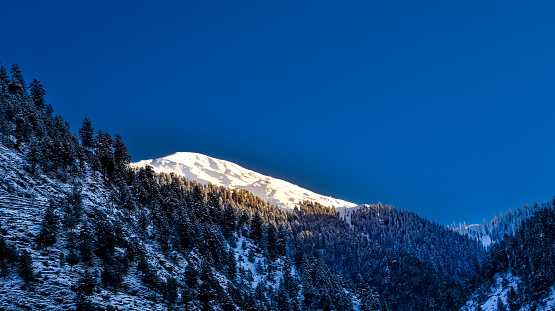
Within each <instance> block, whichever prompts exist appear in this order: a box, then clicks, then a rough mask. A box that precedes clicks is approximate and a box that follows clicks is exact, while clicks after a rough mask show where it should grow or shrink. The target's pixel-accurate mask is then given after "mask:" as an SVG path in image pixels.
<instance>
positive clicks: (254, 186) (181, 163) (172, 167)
mask: <svg viewBox="0 0 555 311" xmlns="http://www.w3.org/2000/svg"><path fill="white" fill-rule="evenodd" d="M132 165H133V166H135V167H144V166H147V165H150V166H152V167H153V168H154V170H155V171H156V172H164V173H175V174H178V175H181V176H185V177H186V178H188V179H192V180H196V181H198V182H201V183H203V184H208V183H212V184H214V185H218V186H224V187H226V188H239V189H244V190H248V191H249V192H251V193H252V194H254V195H255V196H257V197H259V198H261V199H263V200H265V201H269V202H270V203H271V204H274V205H276V206H278V207H281V208H283V209H288V210H291V209H293V208H294V207H295V204H298V203H299V201H303V200H309V201H313V202H318V203H320V204H322V205H324V206H335V207H355V206H357V204H355V203H351V202H347V201H344V200H340V199H334V198H332V197H329V196H324V195H321V194H317V193H314V192H312V191H310V190H307V189H303V188H301V187H299V186H297V185H294V184H292V183H290V182H287V181H284V180H281V179H277V178H273V177H270V176H265V175H262V174H260V173H257V172H254V171H251V170H249V169H246V168H244V167H241V166H239V165H237V164H235V163H232V162H229V161H224V160H219V159H215V158H211V157H209V156H205V155H202V154H198V153H193V152H178V153H175V154H172V155H169V156H166V157H163V158H159V159H153V160H143V161H139V162H137V163H133V164H132Z"/></svg>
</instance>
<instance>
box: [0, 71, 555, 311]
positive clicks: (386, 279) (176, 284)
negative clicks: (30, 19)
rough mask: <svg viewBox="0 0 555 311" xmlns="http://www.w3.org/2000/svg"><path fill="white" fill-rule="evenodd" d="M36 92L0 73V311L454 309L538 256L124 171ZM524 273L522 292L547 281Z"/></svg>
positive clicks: (88, 124)
mask: <svg viewBox="0 0 555 311" xmlns="http://www.w3.org/2000/svg"><path fill="white" fill-rule="evenodd" d="M45 94H46V91H45V89H44V87H43V86H42V84H41V82H39V81H38V80H33V81H32V82H31V83H29V84H27V82H26V81H25V80H24V78H23V74H22V72H21V70H20V68H19V67H18V66H17V65H14V66H13V67H12V68H11V70H10V74H8V72H7V71H6V70H5V69H4V67H0V143H1V144H0V173H1V175H2V176H5V178H3V179H2V181H0V226H1V230H0V233H1V235H0V264H1V265H0V272H1V276H0V288H1V289H2V295H0V308H26V307H28V308H42V309H51V310H58V309H77V310H114V309H119V310H129V309H135V310H141V309H157V308H158V309H173V308H175V309H184V310H456V309H458V308H460V307H461V306H462V305H463V304H464V303H466V301H467V300H468V298H469V295H470V293H471V291H472V290H473V289H475V288H476V286H479V284H482V280H483V279H484V278H486V277H484V275H485V276H490V275H491V273H493V271H497V270H499V269H501V268H502V267H508V266H511V267H513V266H517V265H519V264H520V262H518V261H516V260H517V258H532V257H531V256H535V255H534V254H530V253H526V252H529V251H530V250H524V252H525V253H526V256H527V257H519V256H521V255H522V254H521V253H519V252H518V251H517V250H516V246H515V249H514V250H512V251H511V253H510V255H508V256H507V261H506V262H505V261H503V260H504V259H502V258H498V257H495V256H501V255H499V254H501V253H504V252H501V251H500V247H501V249H507V247H508V246H506V245H509V244H506V243H511V239H506V240H504V242H502V243H501V244H499V245H500V246H496V247H494V248H493V249H492V250H491V251H489V252H488V253H487V254H486V251H485V249H484V248H483V247H482V245H481V244H480V243H479V242H478V241H477V240H474V239H470V238H468V237H466V236H462V235H459V234H457V233H455V232H453V231H452V230H450V229H447V228H445V227H444V226H440V225H438V224H436V223H433V222H430V221H428V220H426V219H424V218H421V217H419V216H418V215H416V214H414V213H411V212H408V211H405V210H397V209H395V208H393V207H391V206H382V205H381V204H379V205H372V206H368V207H366V208H364V209H360V210H358V211H353V212H352V214H351V215H350V217H351V218H350V219H351V222H350V223H347V222H346V221H345V219H343V218H342V217H340V214H339V213H338V212H337V211H336V210H335V209H334V208H332V207H326V206H322V205H320V204H318V203H314V202H310V201H303V202H299V204H298V205H297V206H296V207H295V209H294V210H293V211H285V210H282V209H280V208H277V207H276V206H274V205H271V204H269V203H268V202H264V201H263V200H262V199H260V198H258V197H256V196H254V195H252V194H251V193H249V192H247V191H245V190H240V189H233V190H230V189H226V188H223V187H217V186H214V185H211V184H208V185H203V184H201V183H198V182H196V181H194V180H188V179H186V178H184V177H181V176H177V175H175V174H158V173H155V172H154V171H153V169H152V168H151V167H148V166H146V167H144V168H140V169H134V168H131V167H130V166H129V163H130V161H131V158H130V156H129V154H128V151H127V147H126V146H125V144H124V141H123V139H122V137H121V136H120V135H117V134H116V135H111V134H109V133H106V132H104V131H102V130H101V129H98V130H95V129H94V126H93V122H92V121H90V120H88V119H85V120H84V121H83V124H82V126H81V127H80V128H79V129H78V130H77V131H76V133H74V132H72V131H71V130H70V126H69V124H68V123H67V122H65V121H64V120H63V118H62V117H61V116H56V115H54V110H53V108H52V106H51V105H50V104H49V103H46V102H45V97H44V96H45ZM546 217H547V216H546ZM546 219H547V218H546ZM548 224H549V221H548V220H546V221H545V226H544V227H542V228H548ZM542 230H543V229H538V234H540V233H541V232H544V231H545V230H544V231H542ZM545 232H547V231H545ZM545 232H544V233H545ZM534 234H535V233H534ZM542 237H543V236H542ZM540 240H541V239H540ZM545 241H546V242H548V240H545ZM503 243H505V244H503ZM510 245H512V244H510ZM515 245H516V244H515ZM545 245H550V244H545ZM545 245H544V246H545ZM545 247H546V246H545ZM546 254H547V255H545V256H547V257H545V256H543V257H541V258H542V259H541V260H540V262H538V263H537V264H536V263H534V265H533V267H534V268H533V271H532V272H531V273H532V274H531V275H532V276H534V271H536V270H537V269H540V270H537V271H544V270H542V269H543V268H542V267H544V266H546V267H547V265H548V263H550V262H551V261H549V260H551V259H549V258H550V257H549V256H548V254H549V252H548V253H546ZM534 258H535V257H534ZM545 258H547V259H545ZM493 263H495V264H496V266H495V267H490V266H491V265H492V264H493ZM542 265H543V266H542ZM519 267H521V266H519ZM496 269H497V270H496ZM522 269H524V270H522V273H527V272H530V271H528V270H525V268H522ZM518 271H520V270H515V273H520V272H518ZM545 271H548V270H545ZM476 273H478V274H476ZM536 274H537V273H536ZM533 279H534V280H536V279H538V280H539V281H534V282H533V283H534V284H537V285H534V286H536V287H537V288H536V287H531V289H529V291H528V292H524V293H531V292H535V291H536V289H542V291H543V290H545V288H546V286H548V285H549V284H553V282H552V281H553V280H552V278H550V276H549V275H544V274H543V272H542V274H541V276H534V277H533ZM538 293H540V294H538V295H541V292H538ZM59 297H61V298H59ZM534 297H535V296H534ZM538 297H539V296H538Z"/></svg>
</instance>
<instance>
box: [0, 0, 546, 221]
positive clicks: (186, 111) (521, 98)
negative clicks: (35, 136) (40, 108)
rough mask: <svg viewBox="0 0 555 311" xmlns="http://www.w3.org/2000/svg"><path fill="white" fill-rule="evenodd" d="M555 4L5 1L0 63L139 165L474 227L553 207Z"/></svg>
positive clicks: (75, 126)
mask: <svg viewBox="0 0 555 311" xmlns="http://www.w3.org/2000/svg"><path fill="white" fill-rule="evenodd" d="M112 2H114V3H112ZM115 3H117V4H115ZM554 5H555V4H553V2H547V1H546V2H545V3H540V2H535V3H534V4H531V3H526V4H524V2H522V1H434V2H431V1H404V2H400V1H361V2H351V1H348V3H344V2H343V3H340V2H337V1H334V2H325V1H288V2H286V1H221V2H214V1H176V2H156V3H155V2H153V1H149V2H142V1H130V2H127V3H124V2H123V1H106V2H103V1H94V2H92V1H91V2H89V3H88V4H85V2H84V1H9V2H7V1H4V3H2V4H1V5H0V11H1V12H2V14H1V15H2V17H1V18H0V36H1V41H0V42H1V43H0V61H2V63H3V65H4V66H6V67H8V69H9V67H10V66H11V65H12V64H13V63H18V64H19V65H20V66H21V68H22V69H23V72H24V75H25V77H26V79H27V81H28V82H30V81H31V79H32V78H37V79H39V80H41V81H42V82H43V84H44V85H45V86H46V88H47V92H48V96H47V100H48V101H49V102H50V103H51V104H52V105H53V106H54V109H55V110H56V112H57V113H59V114H61V115H62V116H64V118H65V119H66V120H68V121H69V122H70V124H71V125H72V128H73V130H74V131H76V130H77V129H78V128H79V127H80V125H81V121H82V120H83V118H85V117H88V118H90V119H91V120H92V121H93V125H94V126H95V128H96V129H98V128H101V129H102V130H105V131H108V132H110V133H112V134H115V133H120V134H121V135H122V136H123V138H124V140H125V141H126V143H127V145H128V147H129V150H130V153H131V155H132V157H133V159H134V160H141V159H148V158H154V157H161V156H165V155H168V154H170V153H173V152H177V151H193V152H199V153H203V154H207V155H210V156H214V157H217V158H221V159H226V160H230V161H233V162H236V163H238V164H240V165H243V166H245V167H247V168H250V169H254V170H256V171H259V172H262V173H265V174H269V175H271V176H274V177H278V178H282V179H285V180H289V181H291V182H294V183H297V184H299V185H301V186H303V187H307V188H309V189H311V190H314V191H316V192H319V193H323V194H328V195H332V196H335V197H339V198H342V199H346V200H350V201H354V202H356V203H374V202H382V203H388V204H393V205H395V206H396V207H398V208H405V209H409V210H412V211H415V212H417V213H419V214H421V215H423V216H425V217H427V218H429V219H432V220H435V221H437V222H439V223H442V224H447V223H451V222H453V221H456V222H459V221H461V222H462V221H466V222H467V223H476V222H479V223H481V222H482V219H483V218H486V219H487V220H490V219H491V218H492V217H493V216H495V215H499V212H505V211H506V210H507V209H508V208H517V207H521V206H522V205H523V204H524V203H528V204H530V203H532V202H533V201H535V200H536V201H539V202H542V201H547V200H549V199H550V198H551V197H552V196H553V195H554V194H555V161H554V159H555V136H554V133H555V105H554V102H555V19H554V18H553V13H554V12H555V7H554Z"/></svg>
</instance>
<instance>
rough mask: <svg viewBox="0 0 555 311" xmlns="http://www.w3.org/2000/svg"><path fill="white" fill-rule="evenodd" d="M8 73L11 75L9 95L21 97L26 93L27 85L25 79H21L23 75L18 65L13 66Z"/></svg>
mask: <svg viewBox="0 0 555 311" xmlns="http://www.w3.org/2000/svg"><path fill="white" fill-rule="evenodd" d="M10 73H11V74H12V79H11V81H10V84H9V86H8V87H9V91H10V93H12V94H18V95H21V96H23V95H24V94H26V93H27V84H26V83H25V79H23V73H22V72H21V69H19V65H17V64H13V65H12V68H11V70H10Z"/></svg>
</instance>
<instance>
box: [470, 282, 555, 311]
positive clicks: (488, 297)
mask: <svg viewBox="0 0 555 311" xmlns="http://www.w3.org/2000/svg"><path fill="white" fill-rule="evenodd" d="M494 279H495V282H494V284H493V286H492V287H491V288H490V289H489V291H488V292H487V293H474V295H472V297H471V299H470V300H469V301H467V303H466V304H465V305H464V306H463V307H462V308H461V311H473V310H476V308H478V305H480V306H481V307H482V310H484V311H497V310H498V309H497V300H498V299H501V300H502V301H503V305H504V306H505V307H507V295H508V293H509V290H510V289H511V287H512V288H514V289H517V287H518V284H519V283H520V282H521V280H520V278H519V277H518V276H514V275H512V274H511V273H507V274H503V275H500V274H497V275H495V277H494ZM478 296H482V297H485V301H484V299H478ZM478 300H482V301H481V302H478ZM507 310H508V308H507ZM530 310H531V306H529V305H522V306H521V307H520V309H519V311H530ZM548 310H555V288H553V287H552V288H551V292H550V293H549V295H548V296H547V297H545V298H544V299H542V304H540V305H538V306H537V309H536V311H548Z"/></svg>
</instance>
